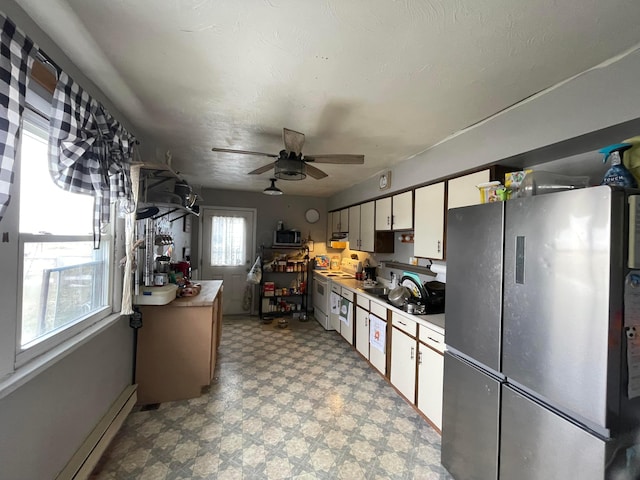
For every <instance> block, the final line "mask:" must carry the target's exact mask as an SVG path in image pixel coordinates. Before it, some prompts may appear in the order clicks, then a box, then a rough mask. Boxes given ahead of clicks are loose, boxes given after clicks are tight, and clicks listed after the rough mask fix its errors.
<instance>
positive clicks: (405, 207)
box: [392, 191, 413, 230]
mask: <svg viewBox="0 0 640 480" xmlns="http://www.w3.org/2000/svg"><path fill="white" fill-rule="evenodd" d="M392 209H393V215H392V219H393V222H392V227H393V229H394V230H409V229H411V228H413V192H412V191H409V192H404V193H400V194H398V195H394V196H393V206H392Z"/></svg>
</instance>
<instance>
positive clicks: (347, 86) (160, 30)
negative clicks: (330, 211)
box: [17, 0, 640, 196]
mask: <svg viewBox="0 0 640 480" xmlns="http://www.w3.org/2000/svg"><path fill="white" fill-rule="evenodd" d="M17 3H18V4H20V5H21V6H22V8H24V9H25V11H26V12H27V13H28V14H29V15H30V16H31V17H32V18H33V19H34V20H35V21H36V23H38V25H39V26H40V27H41V28H42V29H43V30H44V31H45V32H46V33H47V34H48V35H49V36H50V37H51V38H52V39H53V40H54V41H55V42H56V43H57V44H58V46H59V47H60V48H61V49H62V50H63V51H64V52H65V53H66V54H67V56H68V57H69V58H71V59H72V60H73V61H74V63H75V64H76V65H77V66H78V67H79V68H80V69H81V70H82V71H83V72H84V73H85V74H86V75H87V76H88V77H89V78H91V79H92V80H93V81H94V82H95V83H96V84H97V85H98V86H99V87H100V88H101V89H102V90H103V91H104V92H105V94H106V95H107V96H108V97H109V98H110V99H111V100H112V101H113V102H114V103H115V104H116V105H117V106H118V108H119V109H120V110H121V111H122V112H123V113H124V114H125V115H127V117H128V119H129V120H130V121H131V122H132V123H133V124H134V125H135V127H136V129H137V131H138V132H141V133H144V135H145V136H146V137H147V138H151V139H154V140H155V141H157V142H158V144H159V145H161V148H162V149H168V150H170V151H171V153H172V157H173V166H174V167H175V168H176V169H178V170H180V171H181V172H182V174H183V175H184V176H185V177H186V178H187V179H188V180H189V181H190V182H191V183H192V184H194V185H202V186H205V187H213V188H225V189H235V190H262V189H264V188H265V187H266V186H268V183H269V182H268V178H269V177H270V176H271V173H270V172H268V173H264V174H262V175H259V176H254V175H252V176H248V175H246V173H247V172H249V171H251V170H253V169H256V168H258V167H260V166H262V165H265V164H267V163H269V162H270V161H272V159H268V158H261V157H254V156H239V155H234V154H227V153H214V152H211V147H212V146H216V147H224V148H236V149H243V150H254V151H261V152H267V153H274V154H275V153H277V152H278V151H279V150H281V149H282V139H281V132H282V127H288V128H291V129H294V130H298V131H301V132H304V133H305V134H306V137H307V140H306V144H305V147H304V149H303V153H306V154H308V155H312V154H321V153H322V154H325V153H354V154H364V155H365V164H364V165H356V166H353V165H345V166H339V165H324V164H323V165H320V164H317V165H316V166H317V167H320V168H321V169H322V170H324V171H326V172H327V173H328V174H329V177H328V178H325V179H322V180H314V179H312V178H311V177H307V179H305V180H303V181H298V182H293V181H290V182H284V181H281V182H279V183H278V185H279V187H280V188H282V189H283V190H284V191H285V192H286V193H290V194H298V195H318V196H328V195H331V194H333V193H335V192H338V191H340V190H343V189H345V188H348V187H350V186H352V185H353V184H355V183H358V182H359V181H361V180H363V179H365V178H368V177H370V176H372V175H375V174H376V173H377V172H379V171H381V170H383V169H384V168H386V167H389V166H391V165H393V164H394V163H396V162H400V161H402V160H405V159H407V158H409V157H411V156H413V155H415V154H417V153H419V152H421V151H423V150H425V149H427V148H428V147H429V146H432V145H433V144H435V143H437V142H438V141H441V140H442V139H444V138H446V137H447V136H449V135H451V134H453V133H455V132H456V131H459V130H461V129H463V128H465V127H467V126H469V125H471V124H474V123H476V122H478V121H480V120H482V119H483V118H486V117H488V116H490V115H492V114H494V113H496V112H498V111H500V110H502V109H504V108H505V107H507V106H509V105H512V104H514V103H516V102H518V101H520V100H522V99H524V98H526V97H528V96H530V95H532V94H533V93H536V92H538V91H540V90H543V89H545V88H547V87H550V86H552V85H554V84H556V83H558V82H560V81H562V80H564V79H566V78H568V77H571V76H573V75H575V74H577V73H579V72H582V71H584V70H586V69H588V68H590V67H592V66H594V65H596V64H598V63H600V62H602V61H604V60H606V59H608V58H610V57H612V56H614V55H616V54H619V53H620V52H622V51H624V50H626V49H628V48H630V47H632V46H634V45H636V44H637V43H638V42H640V29H639V28H638V25H639V23H640V22H639V20H640V2H639V1H638V0H610V1H606V2H605V1H602V0H573V1H570V0H533V1H532V0H430V1H427V0H425V1H419V0H403V1H400V0H397V1H393V0H348V1H345V0H317V1H314V2H310V1H299V0H268V1H267V0H118V1H103V0H47V1H42V0H17ZM54 60H55V59H54ZM488 141H491V139H488ZM442 161H443V162H455V159H451V158H443V159H442Z"/></svg>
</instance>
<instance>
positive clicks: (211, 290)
mask: <svg viewBox="0 0 640 480" xmlns="http://www.w3.org/2000/svg"><path fill="white" fill-rule="evenodd" d="M198 283H200V284H201V285H202V290H201V291H200V293H199V294H198V295H196V296H194V297H182V298H176V299H175V300H173V301H172V302H170V303H168V304H166V305H140V306H139V307H138V308H139V309H140V311H141V312H142V327H141V328H140V329H139V330H138V342H137V358H136V383H137V384H138V403H139V404H143V405H144V404H150V403H162V402H169V401H173V400H185V399H188V398H195V397H199V396H200V395H201V394H202V389H203V387H206V386H208V385H210V384H211V380H212V378H213V374H214V371H215V368H216V359H217V350H218V345H219V344H220V336H221V334H222V281H221V280H202V281H199V282H198Z"/></svg>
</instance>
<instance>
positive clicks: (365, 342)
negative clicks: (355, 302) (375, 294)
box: [356, 307, 369, 360]
mask: <svg viewBox="0 0 640 480" xmlns="http://www.w3.org/2000/svg"><path fill="white" fill-rule="evenodd" d="M356 350H357V351H358V352H360V354H362V355H363V356H364V358H366V359H367V360H369V312H367V311H366V310H365V309H364V308H362V307H356Z"/></svg>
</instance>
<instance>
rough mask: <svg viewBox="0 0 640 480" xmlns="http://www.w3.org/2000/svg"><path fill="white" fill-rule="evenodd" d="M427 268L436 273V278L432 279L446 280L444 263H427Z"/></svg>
mask: <svg viewBox="0 0 640 480" xmlns="http://www.w3.org/2000/svg"><path fill="white" fill-rule="evenodd" d="M429 269H431V271H432V272H433V273H435V274H436V278H434V280H437V281H439V282H444V283H446V282H447V266H446V265H443V264H438V263H434V264H432V265H429Z"/></svg>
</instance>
